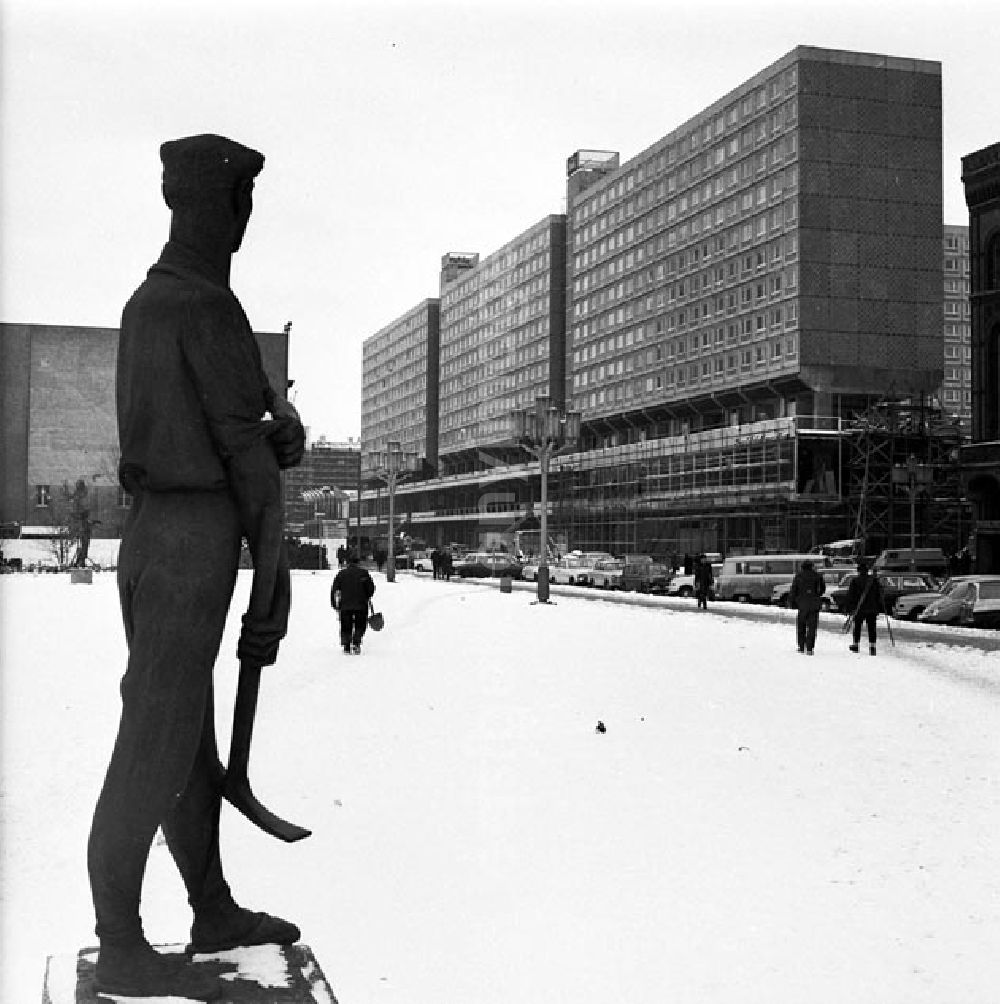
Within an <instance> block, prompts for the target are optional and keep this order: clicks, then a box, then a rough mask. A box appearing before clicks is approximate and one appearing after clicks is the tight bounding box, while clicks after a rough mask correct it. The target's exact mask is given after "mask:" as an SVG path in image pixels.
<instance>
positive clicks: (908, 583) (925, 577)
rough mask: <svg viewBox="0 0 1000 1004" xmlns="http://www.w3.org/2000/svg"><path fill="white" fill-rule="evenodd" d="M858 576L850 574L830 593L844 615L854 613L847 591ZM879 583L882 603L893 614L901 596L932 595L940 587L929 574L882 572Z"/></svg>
mask: <svg viewBox="0 0 1000 1004" xmlns="http://www.w3.org/2000/svg"><path fill="white" fill-rule="evenodd" d="M857 575H858V573H857V572H851V573H848V574H847V575H845V576H844V577H843V578H842V579H841V580H840V585H839V586H837V588H836V589H834V590H833V591H832V592H831V593H830V599H831V600H832V601H833V604H834V606H835V607H836V608H837V610H839V611H840V612H841V613H842V614H849V613H853V611H852V610H848V609H847V590H848V588H849V587H850V585H851V583H852V582H853V581H854V580H855V579H856V578H857ZM878 583H879V586H881V588H882V601H883V604H884V606H885V611H886V613H892V609H893V607H894V606H895V605H896V600H897V599H898V598H899V597H900V596H906V595H908V594H910V593H920V592H927V593H932V592H935V591H936V590H937V586H938V583H937V579H935V578H934V576H933V575H930V574H928V573H927V572H881V573H879V575H878Z"/></svg>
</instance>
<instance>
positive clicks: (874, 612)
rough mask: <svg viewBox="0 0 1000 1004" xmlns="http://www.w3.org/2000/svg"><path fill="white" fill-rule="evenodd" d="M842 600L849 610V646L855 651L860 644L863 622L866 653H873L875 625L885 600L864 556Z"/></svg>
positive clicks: (876, 578) (874, 648) (875, 639)
mask: <svg viewBox="0 0 1000 1004" xmlns="http://www.w3.org/2000/svg"><path fill="white" fill-rule="evenodd" d="M844 602H845V605H846V606H847V609H848V610H849V611H850V614H849V616H850V619H851V620H850V623H851V626H852V628H853V632H854V640H853V641H852V643H851V645H850V646H849V647H850V649H851V651H852V652H857V651H858V650H859V648H860V646H861V627H862V624H863V625H864V626H865V627H867V628H868V654H869V655H875V652H876V641H877V638H876V635H877V631H876V625H877V624H878V615H879V614H880V613H882V611H883V610H884V609H885V601H884V599H883V597H882V587H881V585H879V581H878V576H877V575H870V574H869V572H868V562H867V561H865V560H864V558H862V559H860V560H859V561H858V574H857V575H856V576H855V577H854V578H853V579H852V580H851V583H850V585H849V586H848V587H847V599H846V600H845V601H844Z"/></svg>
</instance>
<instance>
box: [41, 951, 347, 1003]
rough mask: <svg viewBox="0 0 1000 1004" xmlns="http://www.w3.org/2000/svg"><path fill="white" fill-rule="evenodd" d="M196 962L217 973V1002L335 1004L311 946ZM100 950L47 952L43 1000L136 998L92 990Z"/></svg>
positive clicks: (166, 999) (219, 955) (206, 957)
mask: <svg viewBox="0 0 1000 1004" xmlns="http://www.w3.org/2000/svg"><path fill="white" fill-rule="evenodd" d="M183 950H184V949H183V946H181V945H167V946H163V945H161V946H159V947H158V951H161V952H165V953H169V952H182V951H183ZM194 963H195V965H197V966H199V967H201V968H203V969H205V970H206V971H208V972H211V973H212V974H214V975H218V977H219V980H220V982H221V983H222V988H223V990H222V997H221V998H220V1000H219V1004H236V1002H239V1004H337V999H336V997H334V995H333V991H332V990H331V989H330V985H329V984H328V983H327V981H326V977H325V976H324V975H323V971H322V970H321V969H320V967H319V963H318V962H317V961H316V959H315V958H314V956H313V953H312V949H311V948H310V947H309V946H308V945H288V946H286V947H282V946H280V945H257V946H255V947H253V948H237V949H233V950H232V951H228V952H217V953H215V954H213V955H196V956H195V957H194ZM96 964H97V949H96V948H84V949H81V951H80V952H79V954H77V955H75V956H74V955H53V956H50V957H49V960H48V965H47V966H46V971H45V989H44V990H43V992H42V1004H91V1002H94V1004H97V1002H98V1001H122V1002H125V1001H131V1000H135V999H136V998H133V997H119V996H117V995H114V994H100V995H98V994H97V993H96V992H95V991H94V967H95V966H96ZM186 999H187V998H180V997H155V998H153V997H144V998H142V1000H143V1001H145V1002H146V1004H174V1002H177V1001H182V1000H186Z"/></svg>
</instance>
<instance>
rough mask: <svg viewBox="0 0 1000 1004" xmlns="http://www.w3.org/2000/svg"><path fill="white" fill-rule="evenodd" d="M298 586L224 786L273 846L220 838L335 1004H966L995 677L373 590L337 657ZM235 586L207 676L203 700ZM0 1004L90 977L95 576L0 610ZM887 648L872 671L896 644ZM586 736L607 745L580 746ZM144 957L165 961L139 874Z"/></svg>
mask: <svg viewBox="0 0 1000 1004" xmlns="http://www.w3.org/2000/svg"><path fill="white" fill-rule="evenodd" d="M331 578H332V575H331V574H310V573H301V574H296V576H295V582H294V600H293V611H292V623H291V627H290V632H289V637H288V638H287V639H286V641H285V642H284V643H283V647H282V652H281V656H280V658H279V663H278V665H277V666H276V667H274V668H273V669H269V670H267V671H266V673H265V677H264V682H263V685H262V690H261V698H260V711H259V717H258V723H257V728H256V731H255V738H254V750H253V754H252V758H251V778H252V780H253V783H254V788H255V790H256V791H257V793H258V795H259V796H260V797H261V799H262V800H263V801H264V802H265V803H266V804H267V805H268V806H269V807H270V808H272V809H274V810H275V811H276V812H278V813H279V814H281V815H283V816H285V817H286V818H289V819H291V820H294V821H295V822H297V823H301V824H302V825H305V826H308V827H310V828H311V829H312V830H313V831H314V835H313V836H312V837H310V838H309V839H308V840H306V841H305V842H303V843H301V844H296V845H284V844H281V843H279V842H277V841H274V840H273V839H271V838H268V837H266V836H265V835H263V834H261V833H258V832H257V831H254V830H252V829H251V827H250V826H249V824H247V823H246V822H245V821H244V820H243V819H242V817H239V816H238V815H236V814H235V813H233V812H230V811H229V810H226V813H225V817H224V822H223V840H224V844H225V848H224V855H225V860H226V862H227V868H228V872H229V874H230V877H231V879H232V882H233V885H234V887H235V890H236V892H237V895H238V896H239V897H240V898H241V899H242V900H244V901H245V902H246V903H247V905H249V906H252V907H254V908H263V909H268V910H271V911H273V912H276V913H280V914H282V915H285V916H288V917H290V918H291V919H294V920H295V921H296V922H297V923H298V924H300V926H301V927H302V929H303V940H304V941H306V942H307V943H308V944H310V945H312V947H313V949H314V950H315V952H316V956H317V958H318V960H319V961H320V964H321V965H322V966H323V968H324V970H325V972H326V975H327V977H328V978H329V980H330V982H331V985H332V987H333V989H334V992H335V993H336V994H337V996H338V999H339V1000H340V1001H341V1004H368V1002H382V1001H385V1002H389V1001H391V1002H394V1004H404V1002H406V1004H493V1002H496V1004H500V1002H504V1004H506V1002H509V1001H518V1002H522V1004H536V1002H537V1004H550V1002H557V1001H560V1002H561V1001H573V1002H574V1004H586V1002H591V1001H593V1002H595V1004H596V1002H601V1004H607V1002H611V1001H620V1002H623V1004H653V1002H660V1001H670V1002H671V1004H688V1002H690V1004H705V1002H710V1004H716V1002H723V1004H729V1002H732V1004H758V1002H759V1004H784V1002H788V1004H801V1002H805V1001H808V1002H810V1004H823V1002H830V1004H844V1002H851V1004H859V1002H861V1004H864V1002H871V1004H896V1002H898V1004H920V1002H927V1004H951V1002H956V1004H979V1002H982V1004H994V1002H995V1001H996V1000H997V999H998V997H997V990H996V988H997V986H1000V953H998V952H997V950H996V949H997V939H998V935H1000V895H998V894H1000V877H998V869H997V867H996V863H997V859H998V854H997V851H998V837H997V833H998V831H1000V793H998V787H997V783H996V778H997V775H998V767H1000V749H998V742H997V728H996V725H997V710H998V697H1000V689H998V687H997V685H996V673H997V670H996V668H995V667H996V663H997V661H998V659H997V656H996V655H995V654H991V653H985V652H982V651H979V650H976V649H973V648H946V647H943V646H937V645H933V644H929V643H925V642H907V643H906V644H903V643H902V642H900V644H898V645H897V647H896V648H895V649H891V648H889V647H888V646H887V645H886V644H885V641H883V644H882V646H881V647H880V655H879V657H878V658H876V659H871V658H869V657H868V656H852V655H851V654H850V653H848V652H847V651H846V644H845V642H844V639H843V637H842V636H840V635H839V634H837V633H836V632H832V631H827V632H821V635H820V638H819V641H818V643H817V654H816V655H815V656H814V657H813V658H807V657H804V656H801V655H799V654H798V653H797V652H796V650H795V644H794V627H793V626H792V624H791V623H789V622H788V621H787V620H770V619H762V620H747V619H742V618H739V619H738V618H736V617H733V616H728V615H727V614H726V613H725V612H724V611H723V608H722V606H721V605H719V606H718V607H717V608H716V609H713V610H712V611H710V613H709V614H707V615H706V614H698V613H696V612H695V611H694V610H693V608H692V607H690V606H687V607H685V606H683V605H680V604H674V605H661V606H657V607H652V608H650V607H645V606H641V607H633V606H623V605H617V604H606V603H595V602H588V601H586V600H584V599H581V598H577V597H573V596H568V595H555V596H554V598H555V599H556V600H557V603H556V604H554V605H551V606H547V607H540V606H532V605H531V603H530V599H531V594H530V592H527V591H519V590H516V591H515V592H514V593H512V594H502V593H499V592H498V591H497V590H496V589H491V588H488V587H484V586H482V585H475V584H472V583H467V582H461V581H457V580H456V581H452V582H450V583H444V582H434V581H433V580H431V579H429V578H418V577H416V576H413V575H407V574H401V575H400V576H399V577H398V581H397V582H396V583H394V584H389V583H386V582H385V581H384V579H383V578H382V577H381V576H379V577H377V579H376V581H377V583H378V587H379V588H378V592H377V594H376V606H377V607H378V608H379V609H382V610H383V611H384V612H385V615H386V629H385V630H384V631H383V632H381V633H379V634H372V633H369V635H368V637H367V638H366V641H365V646H364V652H363V654H362V655H361V656H360V657H354V656H346V655H344V654H343V653H342V652H341V651H340V649H339V646H338V645H337V643H336V625H335V622H334V617H333V614H332V612H331V611H330V608H329V585H330V581H331ZM248 586H249V576H247V575H243V574H241V578H240V583H239V586H238V591H239V592H238V598H237V601H236V602H235V603H234V611H235V613H234V615H233V617H231V620H230V624H229V627H228V629H227V637H226V639H225V640H224V642H223V655H222V656H221V657H220V664H219V669H218V670H217V689H218V704H219V706H220V710H219V724H220V746H221V748H223V749H225V748H226V742H227V735H228V726H227V722H226V719H227V718H228V715H229V714H230V709H231V700H232V695H233V691H234V687H235V674H236V663H235V656H234V651H235V639H236V632H237V630H238V613H239V610H240V609H241V607H242V604H244V603H245V599H246V594H247V590H248ZM0 616H2V618H3V621H2V626H3V637H4V641H3V695H2V696H3V708H4V720H3V725H4V729H3V800H2V803H0V807H2V813H3V816H2V822H3V832H2V837H3V860H2V864H3V872H2V881H3V885H2V895H3V930H2V935H3V938H2V942H3V946H4V948H3V953H4V957H3V964H2V977H0V979H2V988H3V994H2V998H0V999H2V1000H3V1001H4V1002H8V1001H10V1002H12V1004H13V1002H17V1004H19V1002H21V1001H32V1000H37V999H38V996H39V994H40V989H41V982H42V973H43V970H44V961H45V956H46V955H49V954H55V953H64V952H75V951H76V950H77V949H78V948H80V947H81V946H83V945H85V944H92V943H93V934H92V927H93V918H92V916H91V905H90V896H89V889H88V887H87V878H86V863H85V846H86V836H87V831H88V828H89V824H90V814H91V812H92V809H93V804H94V801H95V799H96V795H97V791H98V789H99V787H100V783H101V780H102V776H103V771H104V768H105V766H106V761H107V756H108V753H109V751H110V746H111V743H112V741H113V738H114V731H115V727H116V724H117V717H118V710H119V706H118V695H117V685H118V679H119V677H120V674H121V672H122V669H123V666H124V658H125V650H124V640H123V637H122V632H121V627H120V623H119V614H118V607H117V599H116V595H115V588H114V579H113V576H112V575H109V574H103V575H97V576H95V581H94V585H93V586H82V585H78V586H70V585H69V582H68V578H67V577H65V576H41V577H30V576H4V577H3V578H2V579H0ZM897 640H898V639H897ZM599 720H600V721H603V722H604V723H605V726H606V732H604V733H599V732H597V731H596V729H595V726H596V724H597V722H598V721H599ZM143 910H144V919H145V921H146V927H147V933H148V934H149V936H150V937H151V938H152V939H153V940H155V941H157V942H162V943H176V942H178V941H183V940H185V938H186V934H187V924H188V922H189V920H188V913H187V908H186V905H185V903H184V896H183V890H182V888H181V886H180V883H179V880H178V879H177V877H176V874H175V872H174V869H173V865H172V862H171V861H170V859H169V856H168V855H167V853H166V848H165V847H164V846H162V845H159V844H158V845H156V846H154V848H153V853H152V855H151V859H150V867H149V872H148V876H147V886H146V892H145V897H144V906H143Z"/></svg>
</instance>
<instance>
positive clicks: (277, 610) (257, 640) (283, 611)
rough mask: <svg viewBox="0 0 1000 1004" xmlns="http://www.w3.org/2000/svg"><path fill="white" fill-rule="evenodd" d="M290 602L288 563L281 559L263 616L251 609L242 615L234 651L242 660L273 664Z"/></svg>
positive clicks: (259, 663)
mask: <svg viewBox="0 0 1000 1004" xmlns="http://www.w3.org/2000/svg"><path fill="white" fill-rule="evenodd" d="M282 552H284V548H282ZM283 558H284V554H283V553H282V559H283ZM291 605H292V588H291V579H290V576H289V573H288V563H287V561H285V560H280V561H279V563H278V569H277V575H276V576H275V580H274V594H273V597H272V600H271V608H270V610H268V612H267V614H266V615H263V616H261V615H258V614H256V613H255V612H254V611H253V610H252V609H251V610H248V611H247V612H246V613H245V614H244V615H243V628H242V630H241V631H240V640H239V642H238V643H237V646H236V654H237V656H238V657H239V659H240V661H241V662H249V663H253V664H254V665H255V666H271V665H273V664H274V662H275V660H276V659H277V658H278V645H279V643H280V642H281V639H282V638H284V637H285V634H286V632H287V631H288V613H289V610H290V609H291Z"/></svg>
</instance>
